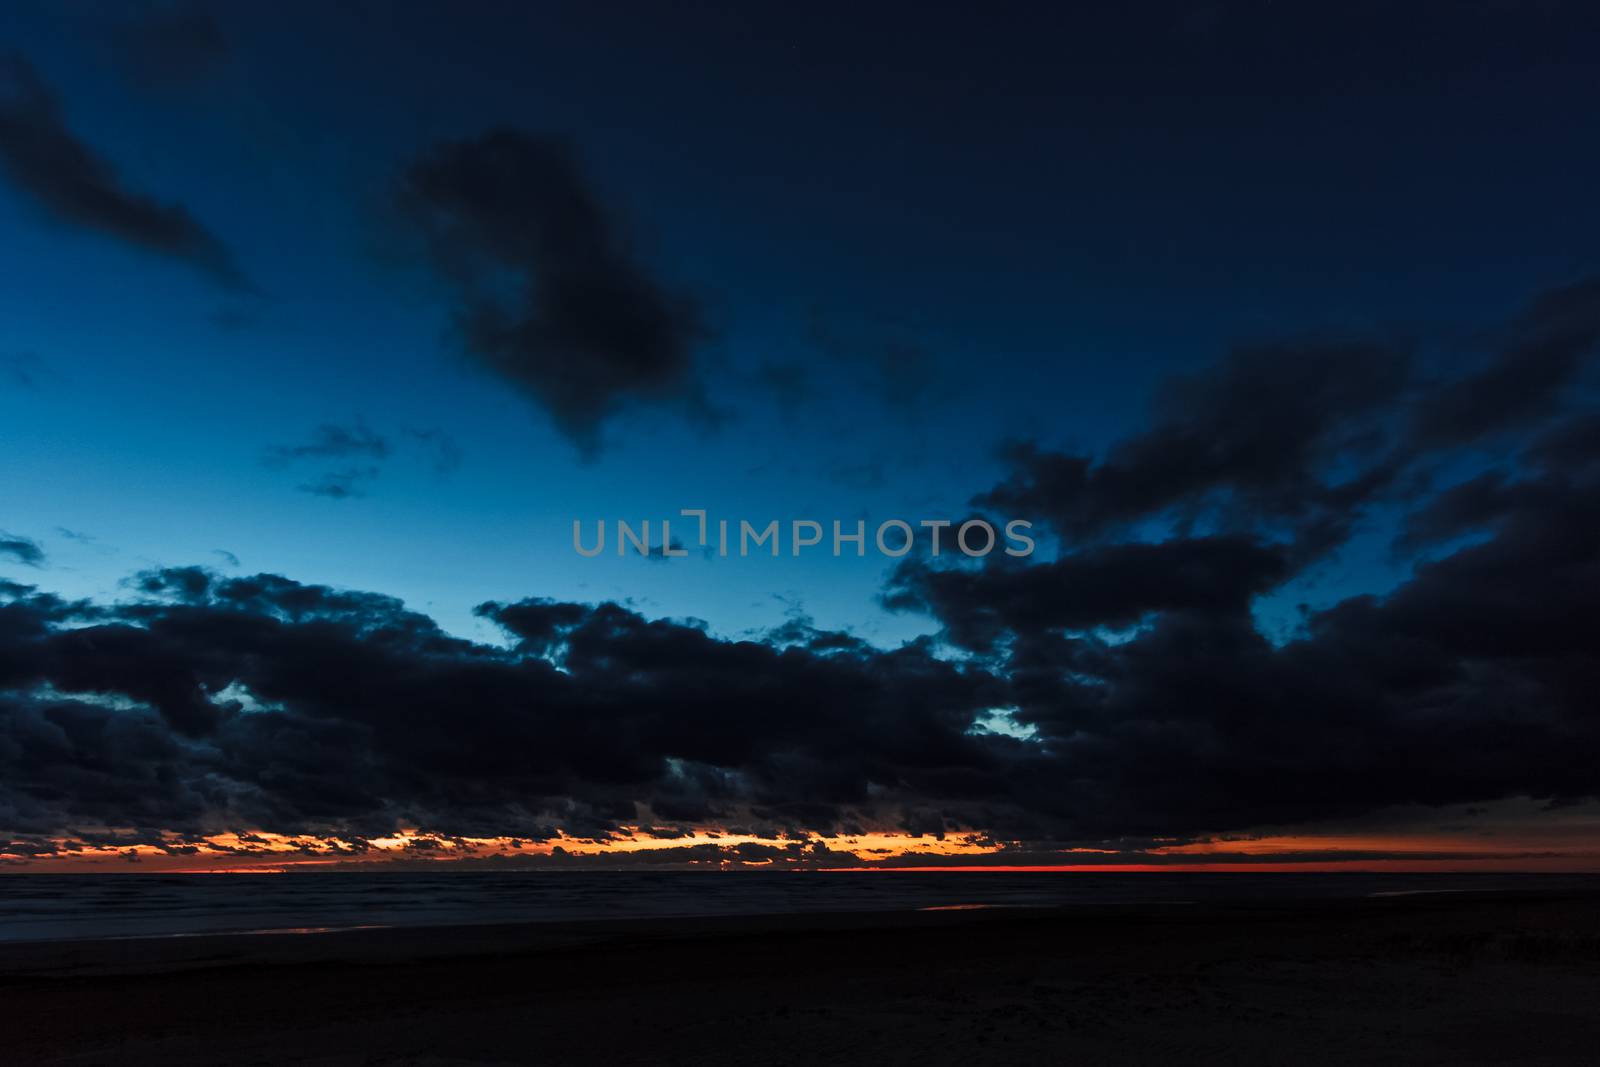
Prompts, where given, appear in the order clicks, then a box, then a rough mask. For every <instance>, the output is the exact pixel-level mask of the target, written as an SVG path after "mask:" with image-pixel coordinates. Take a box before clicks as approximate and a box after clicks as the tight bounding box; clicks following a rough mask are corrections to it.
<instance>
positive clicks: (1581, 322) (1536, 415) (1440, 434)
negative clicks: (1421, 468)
mask: <svg viewBox="0 0 1600 1067" xmlns="http://www.w3.org/2000/svg"><path fill="white" fill-rule="evenodd" d="M1509 332H1510V335H1511V336H1510V339H1509V340H1508V341H1507V342H1506V343H1505V344H1504V346H1503V348H1502V349H1501V351H1500V352H1499V353H1498V354H1497V355H1496V356H1495V358H1494V360H1493V361H1492V362H1491V363H1490V364H1489V365H1488V366H1487V367H1485V368H1484V369H1483V370H1481V371H1479V372H1478V373H1476V374H1474V375H1471V376H1469V377H1466V378H1461V379H1458V380H1455V381H1451V382H1448V383H1446V384H1445V385H1444V386H1443V387H1442V388H1440V389H1438V390H1437V392H1435V393H1434V394H1432V395H1431V396H1429V397H1427V398H1426V399H1425V400H1424V401H1423V402H1422V403H1421V404H1420V405H1419V409H1418V412H1417V418H1416V435H1417V437H1418V439H1419V440H1420V442H1421V443H1422V444H1423V445H1425V446H1429V447H1438V446H1442V445H1457V444H1464V443H1467V442H1471V441H1474V440H1477V439H1479V438H1482V437H1485V436H1488V435H1490V434H1493V433H1497V432H1500V431H1502V430H1507V429H1514V428H1517V427H1520V426H1526V425H1529V424H1531V423H1534V422H1537V421H1538V420H1540V419H1543V418H1546V417H1548V416H1550V415H1552V414H1554V413H1555V412H1556V410H1557V409H1558V407H1559V404H1560V401H1561V397H1562V394H1563V392H1564V391H1565V390H1566V388H1567V387H1568V386H1569V385H1571V384H1572V383H1573V381H1574V380H1575V379H1576V378H1577V376H1578V372H1579V371H1580V370H1581V369H1582V367H1583V365H1584V363H1585V361H1586V360H1588V359H1589V358H1590V357H1592V356H1593V355H1594V353H1595V347H1596V343H1597V342H1600V280H1591V281H1586V282H1581V283H1579V284H1576V285H1571V286H1566V287H1564V288H1561V289H1556V290H1553V291H1551V292H1549V293H1546V294H1544V295H1542V296H1540V297H1539V298H1538V299H1537V300H1535V301H1534V303H1533V306H1532V307H1530V308H1529V309H1528V310H1527V311H1526V312H1525V313H1524V314H1523V315H1522V316H1521V318H1520V319H1519V320H1518V321H1517V322H1516V323H1514V324H1513V326H1512V328H1511V330H1510V331H1509Z"/></svg>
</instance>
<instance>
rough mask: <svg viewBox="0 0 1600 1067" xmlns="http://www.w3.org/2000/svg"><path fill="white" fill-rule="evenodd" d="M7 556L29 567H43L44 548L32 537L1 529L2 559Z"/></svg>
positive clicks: (0, 549)
mask: <svg viewBox="0 0 1600 1067" xmlns="http://www.w3.org/2000/svg"><path fill="white" fill-rule="evenodd" d="M6 558H9V559H11V560H12V561H13V562H16V563H21V564H24V565H26V566H29V567H42V566H44V549H42V548H40V547H39V542H37V541H35V540H33V539H32V538H29V537H23V536H22V535H21V534H12V533H6V532H5V531H4V530H0V559H6Z"/></svg>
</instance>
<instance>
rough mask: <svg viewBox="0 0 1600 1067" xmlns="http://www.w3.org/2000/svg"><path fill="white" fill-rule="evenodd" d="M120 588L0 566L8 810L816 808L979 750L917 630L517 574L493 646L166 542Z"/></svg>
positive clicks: (213, 812)
mask: <svg viewBox="0 0 1600 1067" xmlns="http://www.w3.org/2000/svg"><path fill="white" fill-rule="evenodd" d="M131 589H132V590H133V592H134V594H135V598H134V599H132V600H129V601H126V602H124V603H121V604H119V605H115V606H108V607H102V608H93V609H90V608H87V607H85V606H84V605H81V604H75V603H72V602H67V601H63V600H61V599H59V598H56V597H53V596H51V595H49V594H45V593H41V592H38V591H34V590H29V589H26V588H25V587H21V586H17V585H15V584H12V585H8V586H6V587H5V590H6V594H7V595H6V597H5V598H3V600H4V602H3V603H0V637H3V638H4V640H3V642H0V648H3V649H4V652H0V767H3V773H0V783H3V784H0V813H4V817H5V818H7V819H9V820H10V822H11V827H10V828H14V829H15V831H16V832H18V833H32V834H40V833H49V832H53V831H56V830H59V829H61V828H64V827H71V826H77V825H108V826H127V825H134V826H159V827H162V828H166V829H174V830H180V831H192V830H198V829H199V828H202V827H204V826H208V825H218V824H233V825H239V826H241V827H251V828H255V829H274V830H279V831H282V830H290V829H295V828H310V827H313V826H328V825H338V826H340V827H343V828H345V829H347V830H349V831H350V832H352V833H358V834H359V833H378V832H383V831H384V830H385V829H386V828H392V827H393V826H395V825H398V824H400V823H406V824H411V825H418V826H423V827H425V828H426V831H427V832H428V833H429V834H451V833H466V832H469V831H477V832H479V833H484V832H489V831H491V830H493V831H494V832H495V833H497V834H519V835H537V836H539V837H540V838H541V839H545V838H548V837H549V836H550V835H551V834H552V833H553V831H552V829H551V827H552V826H556V825H559V826H561V827H563V828H565V829H567V830H568V831H569V832H573V833H577V834H596V833H602V834H603V833H606V832H610V831H611V830H612V829H614V828H615V827H617V826H618V825H620V824H622V823H626V822H632V821H635V820H638V819H640V818H647V817H650V816H649V811H647V810H646V809H651V810H653V809H655V808H656V807H657V806H659V808H660V809H662V810H671V811H673V812H675V813H676V816H675V817H676V818H679V819H682V818H687V817H689V814H690V813H700V814H702V815H704V817H706V818H708V819H712V818H721V819H724V820H756V821H760V822H762V823H763V824H765V825H770V826H790V825H802V824H803V825H822V824H829V823H832V822H835V821H841V820H844V819H845V818H847V816H846V815H845V812H846V811H847V810H853V809H856V808H861V809H863V810H865V809H867V808H871V807H874V806H876V804H877V801H876V800H874V786H873V783H874V782H881V783H884V784H886V785H887V786H888V787H889V788H890V789H891V791H893V792H898V791H900V790H902V789H905V788H907V787H908V786H907V784H906V783H908V782H910V781H914V780H917V779H919V778H923V777H927V778H928V779H929V787H930V788H931V787H932V786H933V784H934V780H935V779H937V778H938V776H940V775H943V774H946V773H948V768H949V767H951V766H957V765H965V766H967V767H969V768H972V769H974V770H976V769H979V768H981V767H983V766H984V765H985V764H986V763H987V762H989V760H990V757H989V756H986V754H985V751H984V750H985V747H986V746H987V744H988V742H987V741H985V740H984V739H978V738H972V737H968V736H967V734H966V728H967V726H968V725H969V722H970V719H971V715H972V711H971V709H972V708H974V707H977V706H979V705H981V704H983V703H984V702H985V701H986V699H987V697H986V696H985V690H986V688H987V687H988V686H990V685H991V684H992V681H991V680H990V679H988V678H986V677H985V676H984V675H982V674H981V672H980V673H973V672H969V671H965V670H963V669H961V668H959V667H957V666H954V665H951V664H947V663H942V662H940V661H938V660H936V659H934V658H932V657H931V656H929V655H928V654H927V653H926V652H924V651H919V650H917V649H915V648H908V649H903V650H900V651H897V652H894V653H875V652H871V651H869V650H865V649H862V648H860V647H859V646H853V647H852V648H850V649H848V650H842V651H834V652H830V653H826V654H823V653H817V652H810V651H806V650H803V649H794V648H790V649H776V648H771V647H767V646H764V645H761V644H758V643H752V642H726V641H720V640H718V639H716V638H713V637H711V636H709V635H707V634H706V633H705V632H704V631H703V630H701V629H699V628H697V627H694V626H688V625H683V624H677V623H672V622H667V621H661V620H656V621H651V620H647V619H645V618H643V617H641V616H639V615H637V614H635V613H633V612H630V611H628V610H626V609H624V608H621V607H618V606H617V605H614V604H602V605H598V606H584V605H576V604H563V603H555V602H550V601H538V600H532V601H508V602H501V603H492V604H486V605H484V606H482V607H481V608H480V609H479V613H480V614H481V615H482V616H483V617H484V618H486V619H489V620H491V621H493V622H495V623H497V624H498V625H500V626H502V627H504V628H505V629H506V631H507V632H508V634H510V636H511V637H512V639H513V641H514V642H515V643H514V645H513V646H512V647H510V648H503V647H499V646H491V645H479V644H474V643H471V642H467V641H463V640H460V639H457V638H453V637H450V636H448V635H446V634H444V633H443V632H441V631H440V630H439V629H438V628H437V627H436V626H435V625H434V624H433V623H432V622H431V621H430V620H428V619H426V618H425V617H423V616H420V615H417V614H415V613H412V612H409V611H407V610H406V609H405V608H404V607H403V606H402V605H401V604H400V603H399V602H398V601H395V600H393V599H391V598H387V597H382V596H378V595H374V594H369V593H357V592H345V591H339V590H333V589H329V588H326V587H320V586H307V585H301V584H298V583H295V582H292V581H290V580H288V579H284V578H280V577H276V576H272V575H258V576H254V577H249V578H221V577H218V576H217V575H214V574H212V573H210V572H207V571H204V570H201V569H198V568H179V569H170V570H165V571H155V572H149V573H146V574H143V575H140V576H138V578H137V579H136V580H135V581H134V582H133V583H132V584H131ZM232 694H241V695H240V696H238V697H235V696H233V695H232ZM242 694H248V700H246V698H245V697H244V696H243V695H242ZM755 708H760V709H761V713H760V714H758V715H757V714H751V709H755ZM902 779H905V780H906V781H905V782H902ZM854 817H855V816H849V818H854ZM655 821H659V820H655Z"/></svg>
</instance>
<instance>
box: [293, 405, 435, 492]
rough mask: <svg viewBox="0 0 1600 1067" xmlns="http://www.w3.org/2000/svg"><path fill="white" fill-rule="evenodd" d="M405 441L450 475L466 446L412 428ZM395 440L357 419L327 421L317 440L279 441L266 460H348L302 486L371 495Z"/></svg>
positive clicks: (318, 430) (431, 431) (309, 489)
mask: <svg viewBox="0 0 1600 1067" xmlns="http://www.w3.org/2000/svg"><path fill="white" fill-rule="evenodd" d="M403 441H404V443H405V444H407V445H409V446H411V447H412V449H414V450H415V452H416V453H417V454H419V455H420V456H421V457H422V458H423V459H424V460H425V461H426V462H427V463H428V465H429V466H430V467H431V468H432V469H433V472H434V473H435V474H436V475H439V476H441V477H442V476H444V475H447V474H450V473H451V472H453V471H455V470H456V469H457V468H458V467H460V465H461V449H460V447H459V446H458V445H457V444H456V443H455V440H454V439H453V438H451V437H450V436H449V435H448V434H446V433H445V432H444V431H443V430H439V429H429V430H416V429H407V430H405V431H404V433H403ZM394 452H395V449H394V446H393V445H392V444H391V442H390V439H389V438H387V437H385V436H383V435H382V434H379V433H375V432H374V431H373V430H371V429H369V428H368V427H367V426H366V424H364V423H361V422H357V423H355V424H353V425H349V426H345V425H340V424H337V423H323V424H322V425H320V426H318V427H317V428H316V431H315V432H314V433H313V434H312V436H311V440H309V441H307V442H306V443H304V444H299V445H276V446H274V447H272V448H269V449H268V450H267V452H266V455H265V457H264V458H265V462H266V464H267V465H268V466H269V467H274V468H284V467H289V466H291V465H296V464H299V463H301V462H302V461H311V462H317V461H333V460H338V461H346V462H345V465H344V466H341V467H338V468H336V469H333V470H328V471H323V472H321V473H320V474H318V475H317V477H315V478H314V479H312V480H311V481H308V482H302V483H300V484H299V485H298V486H296V488H298V489H299V490H300V491H301V492H303V493H311V494H312V495H314V496H323V497H328V498H329V499H332V500H346V499H350V498H352V497H360V496H365V495H366V490H367V487H368V485H369V484H370V483H371V482H373V481H374V480H376V479H377V478H378V476H379V474H381V473H382V470H383V465H384V464H386V463H387V462H388V461H389V460H390V458H391V457H392V456H393V455H394Z"/></svg>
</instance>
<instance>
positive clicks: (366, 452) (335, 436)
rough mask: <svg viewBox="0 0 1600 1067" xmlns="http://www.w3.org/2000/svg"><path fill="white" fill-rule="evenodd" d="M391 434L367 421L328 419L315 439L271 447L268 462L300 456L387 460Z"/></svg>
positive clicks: (278, 463)
mask: <svg viewBox="0 0 1600 1067" xmlns="http://www.w3.org/2000/svg"><path fill="white" fill-rule="evenodd" d="M389 452H390V446H389V441H388V439H387V438H385V437H382V436H380V435H379V434H375V433H373V432H372V431H371V430H370V429H368V428H367V427H366V425H365V424H363V423H359V422H358V423H356V424H355V425H353V426H341V425H338V424H337V423H331V422H325V423H322V424H321V425H320V426H318V427H317V428H316V430H314V431H313V432H312V435H311V440H310V441H308V442H306V443H305V444H300V445H277V446H275V447H273V448H271V449H268V450H267V462H268V463H270V464H272V465H274V466H284V465H286V464H289V463H292V462H293V461H295V460H298V459H351V458H365V459H373V460H384V459H388V458H389Z"/></svg>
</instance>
